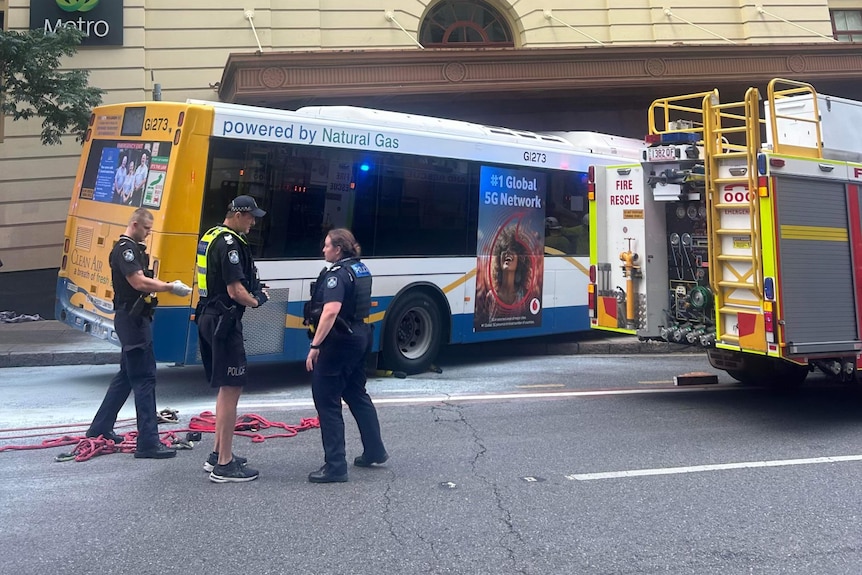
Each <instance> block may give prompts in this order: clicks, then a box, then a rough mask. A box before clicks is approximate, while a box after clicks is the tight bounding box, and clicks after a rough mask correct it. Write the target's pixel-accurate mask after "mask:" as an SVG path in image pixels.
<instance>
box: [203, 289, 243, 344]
mask: <svg viewBox="0 0 862 575" xmlns="http://www.w3.org/2000/svg"><path fill="white" fill-rule="evenodd" d="M228 301H231V303H230V304H228V303H227V302H225V301H224V298H222V297H220V296H215V297H213V298H212V299H208V300H206V301H200V302H198V306H197V309H195V323H198V322H199V320H200V317H201V315H203V314H205V313H206V314H212V315H216V316H218V321H217V322H216V327H215V330H214V331H213V335H214V336H215V338H216V339H219V340H223V339H227V336H229V335H230V334H231V333H232V332H233V331H234V330H235V329H236V325H237V322H238V321H239V319H240V315H241V314H240V310H239V306H238V305H236V304H235V303H232V302H233V300H228Z"/></svg>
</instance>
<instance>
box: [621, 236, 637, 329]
mask: <svg viewBox="0 0 862 575" xmlns="http://www.w3.org/2000/svg"><path fill="white" fill-rule="evenodd" d="M626 239H627V240H628V242H629V249H628V251H625V252H621V253H620V261H622V262H623V276H624V277H625V278H626V325H627V326H628V327H629V328H633V327H634V326H635V289H634V288H635V277H639V275H640V266H638V265H637V264H636V263H635V262H637V261H638V255H637V254H636V253H635V252H633V251H632V250H631V248H632V240H633V239H634V238H626Z"/></svg>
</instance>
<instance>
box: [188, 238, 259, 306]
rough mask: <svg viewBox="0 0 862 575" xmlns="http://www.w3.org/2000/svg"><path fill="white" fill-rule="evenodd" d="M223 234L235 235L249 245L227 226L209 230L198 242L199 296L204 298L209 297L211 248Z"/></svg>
mask: <svg viewBox="0 0 862 575" xmlns="http://www.w3.org/2000/svg"><path fill="white" fill-rule="evenodd" d="M222 234H233V236H234V237H236V238H238V239H239V241H241V242H242V243H244V244H246V245H248V242H246V241H245V238H244V237H242V236H241V235H239V234H238V233H236V232H235V231H233V230H232V229H230V228H229V227H227V226H215V227H213V228H210V229H209V230H207V233H205V234H204V235H203V237H202V238H201V239H200V241H199V242H198V255H197V276H198V295H199V296H200V297H202V298H204V297H207V293H208V292H207V257H208V256H209V251H210V246H211V245H212V243H213V241H214V240H215V239H216V238H217V237H219V236H220V235H222Z"/></svg>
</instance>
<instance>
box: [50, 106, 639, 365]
mask: <svg viewBox="0 0 862 575" xmlns="http://www.w3.org/2000/svg"><path fill="white" fill-rule="evenodd" d="M640 145H641V144H640V142H635V141H634V140H630V139H626V138H617V137H614V136H610V135H605V134H597V133H592V132H569V133H560V132H554V133H533V132H527V131H522V130H511V129H506V128H498V127H492V126H483V125H478V124H472V123H467V122H460V121H454V120H448V119H441V118H431V117H425V116H417V115H410V114H402V113H395V112H389V111H382V110H373V109H366V108H357V107H349V106H331V107H305V108H301V109H299V110H296V111H285V110H276V109H266V108H258V107H250V106H242V105H236V104H224V103H218V102H207V101H197V100H189V101H187V102H161V101H158V102H137V103H126V104H115V105H105V106H101V107H98V108H96V109H95V110H94V112H93V114H92V117H91V120H90V125H89V129H88V130H87V133H86V137H85V143H84V147H83V152H82V157H81V160H80V164H79V167H78V170H77V174H76V177H75V183H74V188H73V190H72V197H71V202H70V206H69V212H68V218H67V221H66V228H65V241H64V245H63V254H62V264H61V268H60V271H59V277H58V283H57V293H56V296H57V297H56V317H57V319H58V320H60V321H63V322H65V323H66V324H68V325H70V326H72V327H74V328H76V329H78V330H82V331H84V332H87V333H90V334H92V335H93V336H95V337H98V338H102V339H105V340H108V341H111V342H115V343H117V344H118V345H119V342H118V339H117V335H116V332H115V331H114V327H113V319H112V318H113V304H112V298H113V288H112V285H111V275H110V269H109V265H108V254H109V252H110V250H111V248H112V246H113V245H114V243H115V242H116V241H117V239H118V237H119V235H120V234H121V233H123V231H124V230H125V227H126V224H127V222H128V220H129V217H130V215H131V214H132V212H133V211H134V210H135V209H136V208H138V207H144V208H147V209H149V210H150V211H151V212H152V213H153V214H154V216H155V221H154V224H153V231H152V234H151V235H150V237H149V238H148V240H147V242H148V243H147V248H148V252H149V254H150V257H151V265H152V268H153V272H154V273H155V274H156V276H157V277H159V278H160V279H163V280H167V281H173V280H175V279H179V280H182V281H183V282H185V283H186V284H188V285H194V284H195V282H196V274H195V254H196V248H197V243H198V239H199V237H200V235H201V234H202V232H203V231H205V230H207V229H209V228H210V227H212V226H213V225H216V224H219V223H221V222H222V220H223V219H224V216H225V213H226V210H227V206H228V204H229V202H230V201H231V199H232V198H234V197H236V196H237V195H241V194H245V195H251V196H253V197H254V198H255V199H256V201H257V203H258V205H259V206H260V207H261V208H263V209H264V210H266V211H267V215H266V216H265V217H264V218H262V219H260V220H259V221H258V223H257V225H256V226H255V227H254V228H253V229H252V230H251V232H250V234H249V235H248V237H247V240H248V242H249V244H250V246H251V248H252V252H253V255H254V257H255V260H256V262H257V267H258V270H259V275H260V278H261V281H262V282H263V283H265V284H266V285H267V286H269V295H270V301H269V302H268V303H267V304H266V305H264V306H261V307H260V308H258V309H248V310H246V314H245V317H244V319H243V324H244V326H245V329H244V333H245V337H246V351H247V355H248V359H249V361H250V362H264V361H292V360H301V359H304V358H305V357H306V354H307V350H308V344H309V340H308V336H307V328H306V326H305V325H304V324H303V304H304V303H305V302H306V301H307V300H309V299H310V297H311V285H312V283H313V282H314V280H315V279H316V278H317V276H318V274H319V273H320V271H321V269H322V267H323V265H324V264H325V262H324V260H323V257H322V254H321V247H322V241H323V239H324V238H325V236H326V233H327V231H328V230H330V229H333V228H338V227H346V228H349V229H351V230H352V231H353V233H354V234H355V236H356V238H357V241H358V242H359V243H360V245H361V247H362V258H363V261H364V262H365V263H366V265H367V266H368V268H369V270H371V272H372V274H373V276H374V284H373V293H372V297H373V302H372V308H371V316H370V317H369V318H368V322H369V323H371V324H372V325H373V326H374V330H373V333H374V338H373V349H372V352H374V353H376V354H377V356H378V359H379V365H380V367H385V368H386V369H391V370H394V371H403V372H406V373H418V372H421V371H423V370H425V369H427V368H428V367H429V366H430V365H431V364H432V362H433V361H434V359H435V357H436V355H437V353H438V351H439V349H440V347H441V346H442V345H445V344H457V343H471V342H481V341H492V340H504V339H510V338H521V337H530V336H544V335H549V334H560V333H568V332H575V331H586V330H588V329H589V318H588V311H587V301H586V296H585V295H584V294H586V285H587V283H588V277H587V275H588V267H587V266H588V255H589V253H588V246H587V245H586V244H585V243H584V242H579V241H577V239H578V238H582V237H588V234H584V233H582V232H583V230H580V231H579V229H580V228H581V227H583V225H584V224H583V223H582V218H583V217H584V216H585V215H586V211H587V206H588V200H587V185H588V184H587V182H588V175H587V170H588V167H589V166H590V165H605V164H618V163H620V160H621V158H625V159H633V158H636V156H637V155H638V154H639V153H640V151H639V149H640ZM548 218H550V219H548ZM546 219H547V221H551V222H555V223H556V222H559V225H552V226H551V227H552V228H554V230H556V231H555V234H556V235H559V230H560V229H562V231H563V232H566V233H570V234H572V237H571V238H570V240H571V241H569V244H568V247H563V248H562V249H561V248H560V247H559V244H557V247H547V246H545V243H544V239H545V234H546V232H547V230H546V229H545V228H546V225H545V223H546ZM578 234H580V235H579V236H578ZM575 236H578V238H576V237H575ZM576 244H580V245H578V247H576ZM197 299H198V296H197V290H193V292H192V295H190V296H187V297H184V298H183V297H178V296H175V295H172V294H170V293H167V294H159V305H158V307H157V308H156V310H155V316H154V320H153V331H154V343H155V353H156V359H157V361H159V362H168V363H175V364H181V365H185V364H195V363H200V354H199V351H198V344H197V332H196V326H195V324H194V309H195V305H196V303H197Z"/></svg>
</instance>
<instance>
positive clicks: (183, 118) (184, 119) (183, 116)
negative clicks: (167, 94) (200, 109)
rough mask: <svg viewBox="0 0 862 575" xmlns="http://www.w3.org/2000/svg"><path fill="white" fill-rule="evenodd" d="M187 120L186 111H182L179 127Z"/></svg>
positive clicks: (178, 120)
mask: <svg viewBox="0 0 862 575" xmlns="http://www.w3.org/2000/svg"><path fill="white" fill-rule="evenodd" d="M185 121H186V113H185V112H180V116H179V118H177V128H182V127H183V122H185Z"/></svg>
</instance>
